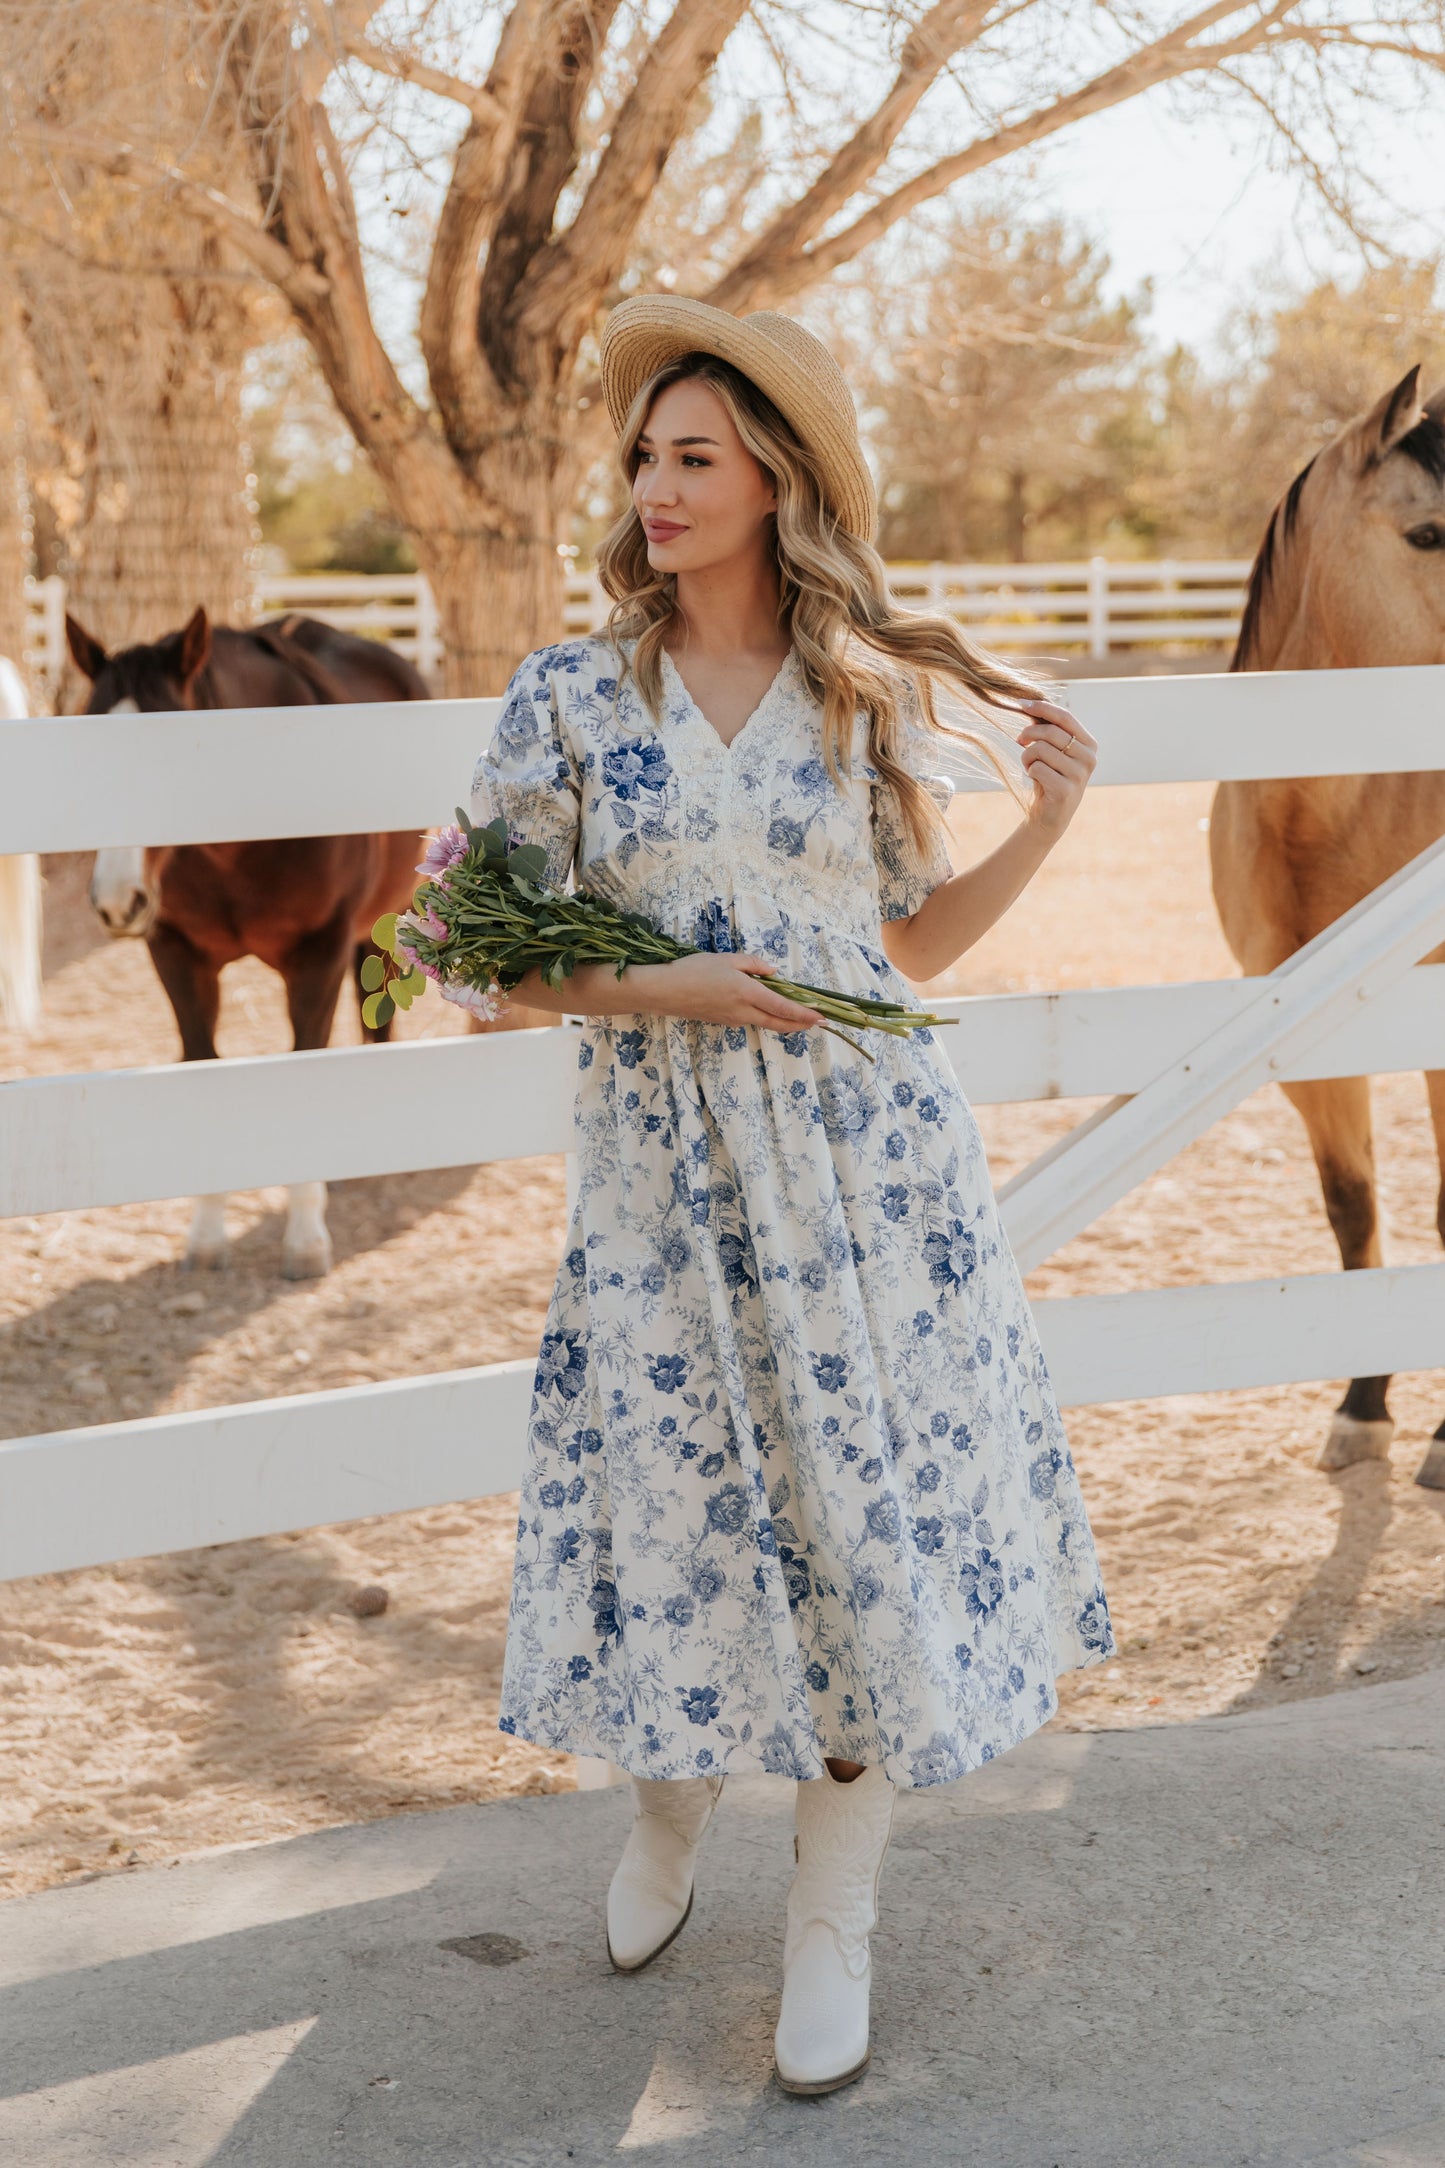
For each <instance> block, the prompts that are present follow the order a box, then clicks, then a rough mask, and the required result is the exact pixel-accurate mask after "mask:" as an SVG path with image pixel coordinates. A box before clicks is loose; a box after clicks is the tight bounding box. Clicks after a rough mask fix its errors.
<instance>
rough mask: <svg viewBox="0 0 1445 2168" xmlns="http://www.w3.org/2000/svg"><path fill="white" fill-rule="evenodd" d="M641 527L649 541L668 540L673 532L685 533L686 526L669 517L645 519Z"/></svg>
mask: <svg viewBox="0 0 1445 2168" xmlns="http://www.w3.org/2000/svg"><path fill="white" fill-rule="evenodd" d="M642 527H643V532H644V533H645V534H646V536H647V539H648V541H649V542H670V541H671V540H672V538H673V536H674V535H675V534H686V533H687V529H686V527H684V526H683V525H682V524H681V523H680V522H679V521H677V520H671V519H645V520H644V521H643V522H642Z"/></svg>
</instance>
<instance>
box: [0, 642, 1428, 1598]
mask: <svg viewBox="0 0 1445 2168" xmlns="http://www.w3.org/2000/svg"><path fill="white" fill-rule="evenodd" d="M1442 697H1445V668H1423V669H1404V670H1381V671H1354V672H1348V673H1328V672H1313V671H1312V672H1308V673H1301V674H1298V675H1291V674H1279V675H1273V676H1234V677H1231V676H1228V675H1217V676H1212V677H1185V678H1166V679H1152V680H1139V679H1125V680H1117V681H1101V680H1096V681H1094V682H1093V683H1086V684H1081V685H1079V686H1078V687H1076V688H1075V694H1074V702H1075V706H1076V708H1077V710H1078V712H1079V713H1080V714H1081V715H1082V717H1083V719H1084V720H1085V721H1086V722H1087V723H1088V724H1089V726H1090V728H1091V729H1092V730H1093V732H1094V734H1095V735H1096V737H1097V738H1098V739H1099V742H1100V760H1099V767H1098V771H1097V774H1096V778H1095V787H1099V786H1105V787H1107V786H1109V785H1117V784H1129V783H1143V782H1157V781H1172V780H1180V779H1183V778H1198V777H1213V776H1219V775H1221V774H1224V775H1234V776H1257V777H1258V776H1285V775H1317V774H1318V775H1335V774H1342V773H1349V772H1352V771H1355V770H1358V769H1359V767H1360V765H1361V762H1362V759H1363V758H1364V757H1366V756H1367V757H1368V760H1369V765H1370V768H1371V770H1372V771H1381V772H1383V771H1386V770H1394V771H1420V770H1427V769H1440V768H1445V740H1442V739H1441V738H1440V736H1439V734H1438V728H1437V719H1438V714H1439V710H1440V703H1441V700H1442ZM496 713H497V703H496V702H494V701H470V702H465V701H458V702H442V701H438V702H433V703H429V704H427V705H425V706H417V705H411V706H409V707H407V708H405V709H394V710H388V709H386V708H383V707H357V708H348V709H337V708H331V709H326V708H322V709H317V708H308V709H298V710H290V711H255V712H253V713H250V712H245V711H240V712H230V713H212V714H207V715H184V716H155V715H148V716H118V717H109V718H97V719H87V718H73V719H64V720H54V721H49V722H37V723H17V724H12V725H7V727H6V729H5V730H4V731H3V732H0V851H21V850H29V849H37V848H38V849H85V848H91V847H93V846H97V845H100V844H109V843H126V842H134V841H137V840H140V839H145V840H148V841H152V842H161V841H177V842H179V841H185V840H191V839H203V840H225V839H232V838H238V837H244V836H247V835H257V834H275V833H276V832H277V830H278V828H280V829H282V830H284V831H285V832H288V833H293V834H305V833H317V832H325V831H326V830H328V829H329V830H330V831H332V832H337V831H341V830H356V829H366V828H378V827H399V826H405V825H410V824H412V823H413V822H415V823H417V824H418V825H424V824H426V823H428V822H429V821H432V820H437V819H442V818H445V817H446V815H447V813H448V812H449V810H450V808H451V806H452V805H453V803H455V801H456V800H457V799H458V798H459V797H460V796H461V795H462V794H463V792H464V790H465V787H466V781H467V777H468V775H469V772H470V767H471V762H472V759H473V757H474V755H475V752H476V750H477V749H478V747H479V746H480V745H481V744H482V743H484V742H485V739H486V737H487V735H488V733H489V730H490V727H491V724H492V722H493V720H494V718H495V715H496ZM1362 713H1364V714H1368V715H1369V716H1370V718H1371V724H1370V731H1369V734H1368V737H1367V738H1366V737H1365V736H1364V735H1363V734H1362V733H1361V731H1360V729H1359V716H1360V715H1361V714H1362ZM402 730H404V731H405V739H404V744H405V763H404V764H403V763H402V762H400V761H398V760H396V759H395V758H392V759H391V760H389V761H383V760H382V759H381V758H380V757H379V756H380V754H381V752H382V751H383V750H390V744H389V741H390V739H391V736H392V733H393V732H399V731H402ZM283 774H284V776H285V789H284V798H285V802H286V817H285V819H284V820H283V819H281V818H280V817H279V816H278V813H277V802H279V799H280V797H281V796H282V795H283V793H282V792H281V790H280V787H279V785H278V782H277V778H278V776H280V775H283ZM979 787H987V786H983V785H981V786H979ZM218 806H219V807H221V808H222V809H223V811H222V812H221V814H220V815H219V816H218V815H217V814H216V813H215V811H214V810H213V809H214V808H216V807H218ZM1442 913H1445V846H1442V845H1436V846H1433V847H1432V848H1431V850H1429V851H1427V852H1424V853H1422V854H1421V856H1420V857H1419V858H1418V859H1417V860H1415V861H1414V862H1413V863H1412V865H1411V866H1409V867H1407V868H1405V869H1403V870H1402V872H1401V873H1400V874H1399V875H1397V876H1396V877H1395V878H1394V880H1393V881H1392V882H1390V883H1387V884H1386V886H1385V888H1384V889H1383V890H1381V891H1377V893H1376V896H1375V897H1373V898H1370V899H1367V901H1366V903H1365V904H1364V905H1362V906H1360V907H1357V909H1356V911H1354V912H1353V913H1350V914H1348V915H1347V918H1346V920H1342V921H1340V922H1339V923H1338V924H1337V926H1336V927H1335V928H1332V929H1330V930H1329V933H1328V934H1327V935H1326V936H1324V937H1321V940H1320V941H1319V942H1317V943H1315V944H1312V945H1311V950H1310V951H1309V952H1302V953H1301V956H1300V957H1297V958H1294V959H1291V962H1290V964H1289V965H1286V966H1285V967H1284V968H1283V970H1282V971H1281V972H1280V973H1276V974H1274V975H1272V977H1271V978H1270V979H1267V980H1259V979H1244V980H1224V981H1220V982H1218V983H1212V982H1211V983H1207V984H1203V985H1184V986H1157V987H1125V988H1118V989H1096V990H1085V991H1082V992H1071V993H1056V994H1040V995H1005V996H990V997H976V998H966V999H952V1000H938V1001H936V1002H935V1004H934V1005H935V1006H937V1007H939V1008H940V1009H942V1010H944V1011H945V1012H946V1013H949V1014H951V1015H954V1016H957V1017H958V1018H959V1019H960V1021H959V1024H958V1026H957V1027H956V1028H950V1029H948V1030H945V1031H944V1032H943V1033H942V1034H941V1043H942V1044H943V1045H945V1046H946V1047H947V1049H948V1051H949V1053H950V1055H951V1056H952V1057H953V1058H954V1060H955V1063H956V1066H957V1068H958V1073H959V1076H960V1080H961V1082H962V1083H963V1086H964V1089H965V1090H966V1092H967V1093H968V1095H969V1097H970V1099H972V1100H973V1101H974V1102H975V1103H978V1104H985V1103H989V1102H994V1101H1003V1100H1019V1099H1039V1098H1049V1097H1074V1096H1093V1095H1096V1094H1112V1095H1113V1096H1114V1100H1115V1104H1114V1105H1113V1106H1111V1107H1108V1108H1105V1109H1103V1110H1101V1113H1100V1115H1096V1116H1094V1117H1091V1119H1090V1120H1089V1121H1088V1122H1086V1123H1083V1124H1081V1125H1080V1126H1079V1128H1078V1129H1076V1130H1075V1131H1073V1132H1072V1133H1071V1135H1070V1136H1069V1137H1068V1138H1067V1139H1065V1140H1063V1142H1062V1144H1061V1145H1060V1146H1058V1147H1055V1148H1054V1149H1053V1150H1052V1151H1050V1152H1049V1153H1047V1154H1045V1155H1043V1157H1042V1158H1041V1159H1040V1160H1039V1161H1036V1162H1035V1164H1034V1166H1033V1167H1032V1168H1029V1169H1026V1170H1025V1171H1024V1173H1023V1174H1022V1175H1021V1176H1019V1177H1016V1178H1015V1180H1014V1182H1012V1183H1010V1184H1008V1185H1006V1186H1005V1188H1004V1189H1003V1190H1001V1192H1000V1203H1001V1207H1002V1210H1003V1214H1004V1222H1005V1226H1006V1227H1007V1228H1008V1229H1009V1233H1010V1240H1011V1242H1013V1241H1014V1240H1015V1237H1017V1243H1016V1248H1017V1251H1018V1254H1019V1255H1020V1261H1021V1262H1022V1263H1025V1265H1027V1264H1028V1263H1031V1262H1034V1261H1036V1260H1037V1259H1038V1258H1040V1257H1042V1256H1044V1255H1047V1254H1048V1253H1049V1250H1050V1249H1051V1248H1052V1247H1055V1246H1057V1243H1058V1242H1060V1241H1062V1240H1066V1239H1068V1236H1069V1235H1070V1234H1071V1233H1072V1232H1074V1231H1075V1230H1076V1229H1077V1227H1078V1226H1079V1225H1080V1224H1082V1219H1081V1214H1082V1215H1083V1217H1087V1216H1089V1214H1091V1213H1093V1212H1096V1211H1098V1210H1101V1209H1103V1208H1104V1207H1105V1206H1106V1205H1107V1203H1108V1202H1110V1201H1112V1199H1113V1197H1115V1196H1117V1195H1119V1194H1121V1193H1122V1189H1124V1188H1127V1187H1128V1186H1130V1184H1131V1183H1133V1182H1137V1181H1138V1180H1140V1179H1142V1178H1143V1176H1144V1174H1146V1173H1147V1172H1148V1171H1149V1170H1150V1168H1151V1167H1153V1166H1155V1165H1157V1164H1159V1163H1160V1160H1161V1159H1162V1158H1163V1157H1165V1156H1167V1155H1168V1153H1169V1152H1170V1151H1173V1150H1176V1149H1178V1148H1179V1145H1180V1143H1182V1142H1183V1141H1186V1139H1187V1136H1188V1135H1190V1134H1195V1133H1197V1132H1198V1130H1199V1129H1200V1128H1202V1127H1203V1126H1204V1124H1205V1123H1206V1122H1207V1121H1210V1120H1213V1119H1216V1118H1217V1117H1218V1116H1219V1115H1220V1114H1221V1113H1223V1112H1224V1111H1226V1109H1227V1107H1228V1106H1230V1105H1232V1104H1234V1103H1237V1101H1238V1099H1239V1098H1240V1097H1242V1096H1243V1095H1244V1094H1245V1093H1246V1092H1248V1091H1249V1090H1252V1089H1253V1088H1254V1087H1255V1084H1256V1083H1257V1082H1258V1081H1259V1079H1260V1078H1261V1077H1262V1076H1277V1077H1281V1078H1284V1077H1292V1076H1325V1075H1357V1074H1360V1073H1362V1072H1365V1071H1375V1072H1383V1071H1387V1070H1390V1069H1419V1068H1427V1067H1428V1068H1440V1067H1445V965H1422V964H1420V963H1419V962H1418V961H1417V959H1418V958H1419V957H1420V956H1421V955H1423V954H1425V953H1426V952H1427V951H1428V950H1430V949H1431V948H1432V947H1433V946H1434V945H1435V944H1436V943H1437V942H1438V941H1439V939H1440V938H1441V931H1442V927H1445V917H1442ZM1362 997H1368V998H1367V999H1365V998H1362ZM575 1049H576V1040H575V1038H574V1036H573V1034H572V1032H571V1031H569V1030H567V1029H565V1028H563V1029H550V1028H549V1029H543V1030H540V1031H531V1032H510V1033H501V1034H496V1035H492V1036H486V1037H480V1038H474V1039H466V1040H443V1041H437V1042H433V1043H412V1044H409V1045H404V1046H398V1047H393V1048H383V1049H356V1050H344V1051H342V1050H338V1051H335V1052H325V1053H317V1054H300V1055H294V1054H293V1055H278V1056H273V1057H267V1058H264V1059H260V1060H251V1061H238V1062H221V1063H208V1064H195V1065H190V1066H183V1065H173V1066H168V1067H163V1068H158V1069H149V1070H128V1071H118V1072H113V1073H109V1074H82V1075H76V1076H60V1077H45V1078H38V1079H34V1080H28V1081H22V1082H17V1083H11V1084H6V1085H0V1214H11V1213H21V1212H23V1213H27V1214H35V1213H43V1212H52V1211H62V1210H73V1209H80V1208H85V1207H95V1206H103V1205H110V1204H116V1203H120V1202H124V1201H129V1200H134V1199H141V1198H150V1197H157V1196H170V1195H175V1194H178V1193H180V1194H190V1193H193V1192H201V1191H211V1190H220V1189H228V1188H237V1189H240V1188H259V1187H262V1186H268V1185H270V1184H272V1183H279V1182H286V1181H292V1180H307V1179H320V1178H324V1179H339V1178H342V1177H345V1176H350V1175H359V1174H376V1173H395V1172H403V1171H409V1170H411V1169H416V1168H421V1167H435V1166H444V1165H456V1164H466V1163H469V1162H473V1161H476V1160H477V1159H478V1158H480V1157H483V1156H486V1157H489V1158H493V1159H504V1158H513V1157H521V1156H529V1155H531V1154H534V1153H542V1152H552V1151H562V1150H565V1149H566V1148H567V1146H568V1145H569V1143H570V1114H571V1104H572V1093H573V1089H574V1082H575ZM419 1095H424V1097H425V1102H426V1105H427V1107H428V1120H427V1123H426V1124H425V1125H417V1124H413V1123H408V1122H406V1121H404V1119H403V1118H402V1117H403V1115H404V1112H405V1110H406V1109H407V1108H408V1107H414V1106H415V1105H416V1103H417V1100H418V1096H419ZM1181 1122H1182V1125H1183V1126H1182V1127H1181ZM417 1130H422V1131H424V1134H419V1135H418V1134H415V1133H414V1132H416V1131H417ZM1036 1314H1037V1316H1038V1321H1039V1327H1040V1332H1041V1334H1042V1337H1043V1341H1044V1346H1045V1351H1046V1354H1047V1356H1048V1360H1049V1364H1050V1368H1051V1371H1052V1373H1053V1376H1054V1380H1055V1383H1056V1385H1057V1387H1058V1390H1059V1395H1060V1398H1061V1400H1063V1401H1064V1402H1065V1404H1072V1405H1079V1404H1082V1403H1086V1402H1096V1401H1104V1400H1113V1399H1124V1398H1134V1397H1138V1396H1144V1395H1149V1396H1152V1395H1156V1394H1167V1393H1171V1392H1201V1391H1222V1390H1230V1389H1238V1388H1240V1387H1245V1386H1251V1385H1263V1384H1268V1383H1283V1382H1287V1381H1291V1380H1297V1379H1308V1378H1316V1377H1321V1376H1329V1377H1337V1376H1345V1375H1350V1374H1376V1373H1380V1372H1385V1371H1391V1370H1409V1369H1425V1368H1434V1367H1436V1366H1440V1365H1445V1264H1441V1265H1418V1266H1409V1267H1398V1268H1389V1269H1381V1270H1375V1271H1358V1272H1352V1273H1349V1274H1343V1273H1339V1274H1333V1273H1331V1274H1317V1275H1302V1276H1300V1277H1297V1278H1290V1279H1283V1280H1269V1281H1256V1282H1245V1283H1241V1284H1236V1285H1229V1286H1204V1287H1188V1288H1171V1289H1167V1290H1157V1291H1144V1292H1137V1293H1130V1294H1124V1295H1111V1296H1099V1297H1078V1298H1074V1299H1072V1300H1068V1301H1051V1302H1041V1303H1039V1304H1038V1305H1036ZM531 1368H532V1366H531V1364H530V1362H522V1363H505V1364H499V1365H494V1366H490V1367H488V1368H486V1369H483V1370H477V1371H468V1372H461V1373H457V1374H454V1375H448V1376H445V1377H439V1378H420V1379H413V1380H406V1381H402V1382H399V1383H395V1384H389V1385H385V1386H363V1387H357V1388H352V1389H348V1390H345V1391H341V1392H334V1393H322V1394H311V1395H305V1394H302V1395H297V1396H294V1397H288V1398H284V1399H279V1400H274V1401H268V1402H256V1403H251V1404H248V1405H246V1406H243V1407H238V1408H222V1409H212V1410H208V1411H205V1412H202V1413H198V1414H185V1415H177V1416H169V1417H164V1418H160V1419H151V1420H146V1421H140V1422H133V1423H115V1424H105V1425H98V1426H94V1427H90V1428H86V1429H82V1430H76V1431H69V1432H61V1433H57V1434H52V1435H48V1436H41V1437H35V1438H29V1439H21V1440H17V1441H15V1442H14V1443H12V1444H9V1445H0V1578H13V1577H16V1576H20V1575H23V1574H28V1573H39V1572H45V1571H53V1570H58V1569H60V1568H64V1567H68V1566H79V1565H84V1564H89V1563H96V1562H100V1561H103V1560H106V1559H112V1558H117V1557H122V1556H131V1555H135V1554H138V1553H142V1552H151V1551H159V1550H167V1549H176V1548H185V1547H189V1546H191V1545H195V1544H202V1543H214V1542H221V1541H226V1540H230V1539H232V1538H235V1537H241V1536H254V1535H262V1534H268V1533H273V1532H277V1531H279V1530H282V1529H287V1528H295V1527H301V1526H306V1525H310V1524H313V1523H316V1522H321V1521H337V1520H345V1519H348V1518H354V1517H357V1516H360V1515H364V1514H371V1513H380V1512H389V1511H393V1510H399V1509H402V1508H405V1507H415V1506H422V1505H426V1504H431V1503H441V1502H444V1501H447V1500H451V1499H454V1498H459V1497H468V1496H477V1495H480V1494H482V1493H484V1492H486V1491H488V1490H500V1489H508V1488H511V1487H513V1486H514V1485H515V1483H516V1482H517V1480H518V1477H519V1472H520V1461H521V1441H522V1432H523V1424H524V1418H525V1414H526V1409H527V1403H528V1399H529V1395H530V1379H531Z"/></svg>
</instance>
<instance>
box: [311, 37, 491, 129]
mask: <svg viewBox="0 0 1445 2168" xmlns="http://www.w3.org/2000/svg"><path fill="white" fill-rule="evenodd" d="M341 50H342V52H343V53H344V54H345V55H346V57H347V59H348V60H356V61H359V62H360V63H361V65H362V67H364V68H370V69H372V71H373V72H374V73H375V74H377V75H390V76H394V77H395V78H396V80H397V81H398V82H399V83H414V84H415V85H416V87H417V89H418V90H429V91H431V92H432V93H433V94H434V95H435V96H436V97H438V98H449V99H450V100H451V101H452V103H453V104H454V105H464V106H465V107H466V109H467V111H468V112H469V113H470V114H471V116H472V119H473V120H474V121H476V122H478V123H479V125H481V126H482V127H486V128H499V127H501V126H502V125H503V123H504V122H505V120H506V118H507V115H506V112H505V109H504V108H503V106H502V104H501V102H500V100H499V99H497V98H495V97H494V96H493V95H492V93H491V91H489V90H487V89H485V88H484V87H483V86H482V85H481V84H479V83H467V82H464V81H463V80H462V78H461V77H460V76H459V75H448V73H447V71H446V69H445V68H434V67H432V66H431V64H430V62H428V61H425V60H419V59H418V58H417V56H416V54H415V53H404V52H401V51H400V50H399V49H398V48H397V47H396V46H394V45H378V44H376V43H375V42H374V41H373V40H372V39H371V38H363V37H351V38H347V39H345V40H344V41H343V43H342V47H341Z"/></svg>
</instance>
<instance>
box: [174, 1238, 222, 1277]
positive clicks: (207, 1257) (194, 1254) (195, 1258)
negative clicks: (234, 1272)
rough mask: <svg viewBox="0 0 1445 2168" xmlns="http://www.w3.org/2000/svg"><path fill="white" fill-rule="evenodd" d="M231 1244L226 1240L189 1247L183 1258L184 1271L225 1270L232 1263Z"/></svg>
mask: <svg viewBox="0 0 1445 2168" xmlns="http://www.w3.org/2000/svg"><path fill="white" fill-rule="evenodd" d="M230 1258H231V1251H230V1245H229V1244H228V1243H225V1242H207V1243H204V1244H201V1245H198V1246H197V1247H196V1248H194V1249H188V1250H187V1251H186V1254H185V1256H184V1257H183V1258H182V1259H181V1270H182V1272H224V1271H225V1269H226V1266H227V1265H228V1264H229V1263H230Z"/></svg>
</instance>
